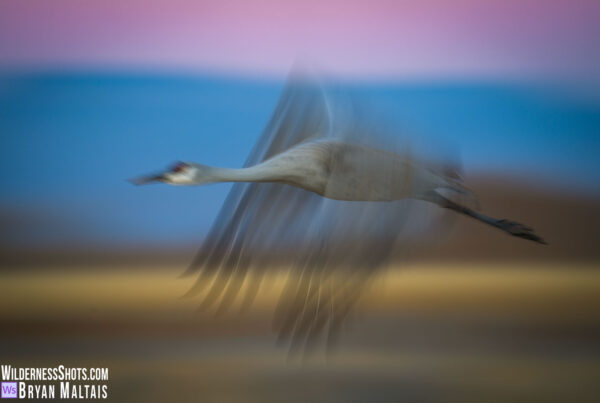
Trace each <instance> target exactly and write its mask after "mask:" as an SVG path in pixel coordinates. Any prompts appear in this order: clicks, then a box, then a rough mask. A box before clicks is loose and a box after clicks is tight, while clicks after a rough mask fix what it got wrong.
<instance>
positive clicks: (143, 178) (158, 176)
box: [129, 174, 165, 185]
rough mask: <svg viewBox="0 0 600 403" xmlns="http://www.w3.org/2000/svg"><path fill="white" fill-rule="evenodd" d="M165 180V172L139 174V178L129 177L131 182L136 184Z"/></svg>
mask: <svg viewBox="0 0 600 403" xmlns="http://www.w3.org/2000/svg"><path fill="white" fill-rule="evenodd" d="M164 181H165V177H164V176H163V174H154V175H145V176H138V177H137V178H133V179H129V182H131V183H133V184H134V185H147V184H149V183H157V182H164Z"/></svg>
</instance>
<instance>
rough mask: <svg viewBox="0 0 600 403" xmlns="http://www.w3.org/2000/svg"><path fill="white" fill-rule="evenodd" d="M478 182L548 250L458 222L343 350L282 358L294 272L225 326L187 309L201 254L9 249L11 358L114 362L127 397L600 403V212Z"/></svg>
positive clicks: (2, 318)
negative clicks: (286, 287) (283, 302)
mask: <svg viewBox="0 0 600 403" xmlns="http://www.w3.org/2000/svg"><path fill="white" fill-rule="evenodd" d="M467 183H469V182H467ZM470 185H471V187H472V188H473V189H474V190H475V191H476V192H477V193H478V194H479V195H480V197H481V200H482V204H483V206H484V211H486V212H487V213H489V214H491V215H494V216H499V217H500V216H503V217H507V218H511V219H515V220H517V221H521V222H524V223H526V224H528V225H531V226H532V227H534V228H535V229H536V231H538V232H539V234H540V235H542V236H543V237H544V238H545V239H546V240H548V242H549V245H548V246H540V245H537V244H533V243H530V242H525V241H522V240H519V239H515V238H513V237H509V236H506V235H505V234H503V233H501V232H500V231H496V230H494V229H490V228H486V227H485V226H483V225H479V224H478V223H476V222H474V221H472V220H469V219H467V218H462V217H460V218H459V217H454V218H453V217H451V216H449V217H448V219H450V220H454V224H455V225H454V226H453V227H452V229H451V230H450V232H449V233H446V234H441V235H440V239H439V240H437V241H435V242H433V243H432V244H430V245H428V246H427V247H424V248H422V249H418V248H415V249H411V250H409V251H407V255H406V260H405V263H404V264H403V265H401V266H398V267H393V268H390V270H388V271H387V272H386V273H384V274H383V275H382V276H380V277H379V278H377V279H376V281H374V283H373V284H372V285H371V287H370V288H369V289H368V291H367V292H366V293H365V295H364V296H363V298H362V299H361V301H359V304H358V306H357V307H356V308H357V309H356V310H355V313H354V315H353V316H352V317H351V318H350V320H349V321H348V324H347V327H346V328H345V329H344V333H343V334H342V337H341V340H340V343H339V344H338V345H337V347H336V348H335V349H334V350H333V351H329V352H327V353H326V352H324V351H322V350H319V349H317V350H316V351H314V352H313V354H311V355H308V356H305V357H303V356H289V355H288V349H287V347H286V346H277V345H276V342H275V340H276V337H275V335H274V334H273V333H272V332H271V317H272V313H273V310H274V308H275V306H276V304H277V297H278V295H279V291H280V290H281V286H282V283H283V281H284V275H283V274H279V275H277V274H274V275H273V276H272V277H271V278H269V279H268V281H267V283H266V284H265V286H264V288H263V289H262V291H261V293H260V295H259V297H258V299H257V300H256V301H255V304H254V305H253V306H252V307H251V308H250V309H249V310H247V311H246V312H244V313H241V314H240V313H238V312H237V310H236V309H233V310H232V311H231V312H229V313H227V314H226V315H224V316H220V317H215V316H214V314H213V313H211V312H207V313H201V314H197V313H195V310H196V307H197V305H198V302H199V300H198V299H181V298H179V297H180V296H181V295H183V293H184V292H185V291H186V290H187V289H188V287H189V286H190V285H191V282H192V281H193V280H192V279H190V278H178V275H179V274H180V273H181V272H182V270H183V269H184V268H185V267H186V265H187V264H188V262H189V259H191V257H192V256H193V250H192V249H189V250H180V251H177V250H166V251H165V250H154V251H150V250H139V251H132V250H129V251H117V250H113V249H111V250H101V249H94V248H90V249H89V250H78V251H74V250H66V249H65V250H63V251H60V250H52V251H46V252H44V251H35V250H32V251H19V250H13V249H4V250H2V253H1V254H0V257H1V258H2V259H1V261H0V268H1V269H0V323H2V325H1V326H2V331H1V332H0V363H2V364H12V365H13V366H21V367H24V366H42V367H48V366H52V367H54V366H57V365H60V364H63V365H65V366H85V367H108V368H109V371H110V379H109V383H108V385H109V397H110V400H111V401H120V402H129V401H157V402H158V401H207V402H213V401H218V402H238V401H244V402H246V401H255V402H271V401H293V402H307V401H311V402H313V401H327V402H330V401H344V402H346V401H356V402H364V401H391V402H398V401H401V402H507V401H510V402H515V401H518V402H565V401H577V402H586V401H589V402H595V401H597V396H598V393H599V392H600V385H599V384H598V374H600V342H599V340H600V270H599V269H600V250H599V249H598V245H600V232H599V231H598V228H599V226H598V224H599V223H600V208H599V203H598V200H597V199H594V198H589V197H583V196H580V195H576V194H575V195H574V194H571V195H569V194H567V193H566V192H558V193H553V192H551V191H548V190H541V189H539V188H535V187H534V186H526V185H523V184H521V185H518V184H515V183H506V182H502V181H494V180H492V179H490V178H487V179H486V181H483V182H477V181H471V182H470Z"/></svg>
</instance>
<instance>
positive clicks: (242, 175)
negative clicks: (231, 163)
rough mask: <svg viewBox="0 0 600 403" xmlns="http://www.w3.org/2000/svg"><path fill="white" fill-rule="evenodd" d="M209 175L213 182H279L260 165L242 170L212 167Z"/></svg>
mask: <svg viewBox="0 0 600 403" xmlns="http://www.w3.org/2000/svg"><path fill="white" fill-rule="evenodd" d="M265 168H266V167H265ZM209 175H210V178H211V182H273V181H276V180H277V178H276V177H275V175H274V174H273V172H271V171H269V170H268V169H264V168H263V167H261V166H259V165H258V166H253V167H248V168H240V169H232V168H218V167H210V170H209Z"/></svg>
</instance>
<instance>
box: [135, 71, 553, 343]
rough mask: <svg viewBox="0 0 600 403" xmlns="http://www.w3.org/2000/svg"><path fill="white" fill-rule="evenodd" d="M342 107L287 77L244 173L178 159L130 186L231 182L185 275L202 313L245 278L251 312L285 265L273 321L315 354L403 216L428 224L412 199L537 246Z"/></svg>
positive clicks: (449, 173)
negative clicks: (288, 275) (266, 276)
mask: <svg viewBox="0 0 600 403" xmlns="http://www.w3.org/2000/svg"><path fill="white" fill-rule="evenodd" d="M338 106H339V105H336V104H335V101H334V100H333V99H332V98H331V97H328V96H327V95H326V94H325V92H324V91H323V89H322V88H321V87H320V86H318V85H316V84H314V83H313V82H311V81H309V80H305V79H302V78H297V77H292V78H291V79H290V80H289V82H288V84H287V86H286V87H285V89H284V91H283V94H282V96H281V98H280V100H279V103H278V105H277V107H276V109H275V112H274V115H273V116H272V118H271V120H270V122H269V124H268V125H267V127H266V128H265V130H264V132H263V134H262V136H261V138H260V139H259V141H258V142H257V144H256V145H255V146H254V148H253V150H252V152H251V153H250V156H249V158H248V159H247V161H246V164H245V167H244V168H241V169H227V168H217V167H210V166H206V165H202V164H198V163H193V162H180V163H177V164H176V165H174V166H173V167H172V168H171V169H169V170H167V171H165V172H162V173H160V174H155V175H148V176H144V177H140V178H137V179H135V180H133V182H134V183H136V184H146V183H154V182H163V183H167V184H172V185H200V184H208V183H215V182H236V183H235V184H234V186H233V188H232V190H231V192H230V194H229V195H228V197H227V199H226V201H225V203H224V205H223V207H222V209H221V211H220V213H219V215H218V218H217V220H216V222H215V223H214V225H213V227H212V228H211V230H210V232H209V234H208V236H207V238H206V239H205V241H204V242H203V245H202V247H201V249H200V251H199V253H198V255H197V257H196V259H195V261H194V263H193V264H192V265H191V267H190V269H189V270H188V272H187V273H188V274H189V273H194V272H197V271H199V270H201V272H200V275H199V277H198V280H197V282H196V285H195V286H194V287H193V288H192V290H191V291H190V294H193V293H196V292H199V291H201V290H203V289H204V288H205V287H208V290H207V294H206V297H205V299H204V302H203V306H210V305H211V304H213V303H215V302H216V301H220V307H221V309H222V308H225V307H227V306H228V305H229V304H230V303H231V302H232V301H233V300H234V299H235V297H236V295H237V294H238V291H239V290H240V289H241V288H242V283H243V281H244V280H245V279H247V280H248V286H247V291H246V298H245V300H244V301H243V302H242V304H243V305H247V304H248V303H250V302H251V301H252V299H253V298H254V296H255V295H256V293H257V292H258V290H259V285H260V282H261V279H262V275H263V273H264V272H265V271H266V270H267V269H269V268H272V267H278V266H282V265H284V266H287V267H291V268H292V269H295V272H296V273H295V277H294V278H293V279H291V280H290V281H288V283H287V285H286V287H285V289H284V291H283V295H282V299H281V303H280V304H279V307H278V310H277V312H276V317H275V322H274V323H275V326H276V328H277V330H278V331H279V336H280V338H282V339H291V342H292V346H300V345H305V346H307V345H310V342H311V341H313V340H314V339H316V338H317V337H318V336H319V335H320V334H327V335H328V340H329V341H331V340H333V338H334V336H335V334H336V333H337V330H338V329H339V327H340V325H341V323H342V320H343V319H344V317H345V316H346V315H347V313H348V311H349V309H350V307H351V306H352V305H353V303H354V302H355V301H356V299H357V297H358V295H359V294H360V290H362V288H363V286H364V284H365V282H366V280H367V279H369V278H370V276H371V274H372V273H373V272H374V271H375V270H376V269H377V268H378V267H381V266H382V265H383V264H384V263H386V262H388V261H389V260H390V259H391V258H392V257H393V256H394V255H395V251H396V250H397V247H398V245H397V243H398V242H397V241H398V239H399V234H400V233H401V229H402V228H403V226H404V225H405V224H406V222H407V219H408V218H409V217H410V216H411V215H418V214H421V216H422V217H423V215H422V214H423V213H422V212H419V211H418V210H419V209H418V208H416V207H415V204H414V202H413V203H411V202H409V200H419V201H425V202H428V203H430V204H431V203H433V204H435V205H437V206H439V207H442V208H444V209H449V210H453V211H455V212H458V213H461V214H463V215H467V216H469V217H471V218H474V219H476V220H478V221H480V222H483V223H485V224H488V225H491V226H493V227H496V228H499V229H501V230H502V231H505V232H507V233H508V234H510V235H513V236H516V237H520V238H524V239H528V240H531V241H534V242H538V243H544V241H543V240H542V239H541V238H540V237H539V236H537V235H536V234H535V233H534V232H533V230H531V229H530V228H528V227H526V226H524V225H522V224H519V223H516V222H513V221H509V220H503V219H501V220H499V219H495V218H492V217H489V216H487V215H484V214H481V213H480V212H478V211H476V210H475V209H473V208H471V207H470V206H469V205H466V204H465V203H464V201H471V202H472V201H473V200H474V196H473V195H472V193H471V192H470V191H469V190H468V189H467V188H466V187H465V186H464V185H463V184H462V182H461V180H460V178H459V176H458V175H456V171H455V170H449V169H447V168H443V167H440V166H436V165H433V164H430V163H427V162H425V161H423V160H420V159H419V158H416V156H415V155H413V154H411V153H409V152H408V150H406V149H404V150H398V149H397V148H395V147H394V145H393V143H389V142H387V143H386V141H383V140H382V138H383V136H381V135H380V133H379V132H378V130H377V129H374V128H373V127H367V126H366V125H365V124H364V122H361V121H359V119H357V118H356V115H355V114H354V113H352V112H350V113H348V111H347V109H344V108H340V107H338ZM342 111H345V112H342ZM457 198H458V199H459V200H460V201H457V200H456V199H457ZM461 201H462V202H461ZM426 204H427V203H426ZM207 284H208V286H207ZM326 328H327V329H328V331H325V329H326Z"/></svg>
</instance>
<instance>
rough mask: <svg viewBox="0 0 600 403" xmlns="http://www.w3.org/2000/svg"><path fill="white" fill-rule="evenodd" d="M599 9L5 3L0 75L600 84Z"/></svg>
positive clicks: (113, 0) (572, 4)
mask: <svg viewBox="0 0 600 403" xmlns="http://www.w3.org/2000/svg"><path fill="white" fill-rule="evenodd" d="M598 38H600V1H596V0H419V1H409V0H396V1H392V0H387V1H383V0H381V1H379V0H369V1H353V0H346V1H343V0H329V1H325V0H305V1H297V2H292V1H283V0H282V1H275V0H252V1H250V0H246V1H244V0H233V1H228V0H220V1H219V0H214V1H186V0H163V1H159V0H129V1H127V0H87V1H81V0H52V1H48V0H25V1H3V2H0V69H5V70H7V69H8V70H14V69H38V68H39V69H44V68H96V69H97V68H117V69H119V68H126V69H129V68H132V69H157V68H158V69H164V70H192V71H214V70H216V71H220V72H223V71H229V72H240V73H250V74H284V73H285V72H286V71H287V70H288V69H289V67H290V66H291V65H292V63H293V61H294V60H296V59H300V60H306V61H308V62H310V63H315V64H317V65H318V66H320V67H322V68H324V69H326V70H330V71H335V72H339V73H343V74H347V75H351V76H359V77H367V78H405V77H421V76H429V77H430V76H434V77H447V76H468V77H472V76H501V77H513V76H516V77H522V76H523V77H540V76H541V77H547V76H550V77H556V76H558V77H565V78H569V79H575V80H578V79H581V80H584V81H585V80H593V81H598V80H600V45H599V44H598Z"/></svg>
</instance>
